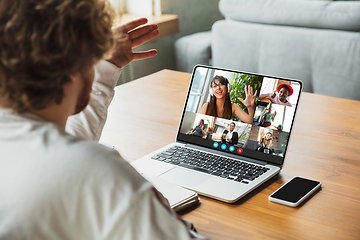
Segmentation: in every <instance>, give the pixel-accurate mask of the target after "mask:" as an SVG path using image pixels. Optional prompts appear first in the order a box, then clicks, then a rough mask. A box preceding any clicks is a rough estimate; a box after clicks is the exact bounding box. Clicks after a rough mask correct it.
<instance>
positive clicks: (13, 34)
mask: <svg viewBox="0 0 360 240" xmlns="http://www.w3.org/2000/svg"><path fill="white" fill-rule="evenodd" d="M112 12H113V10H112V9H111V7H110V5H109V4H108V2H106V1H105V0H11V1H10V0H0V153H1V157H0V239H1V240H2V239H86V240H91V239H194V238H198V239H200V238H201V236H199V235H198V234H197V233H196V232H195V231H194V229H193V228H192V227H191V226H192V225H191V224H189V223H188V222H187V221H185V220H183V219H182V218H181V217H179V216H178V215H176V214H175V213H174V212H172V211H171V210H170V208H169V206H168V205H167V203H166V201H165V199H163V198H162V196H161V194H159V192H157V191H156V189H154V188H153V186H152V185H151V184H150V183H149V182H147V181H146V180H145V179H144V178H143V177H142V176H140V175H139V174H138V173H137V172H136V171H135V170H134V169H133V168H132V167H131V166H130V165H129V163H127V162H126V161H125V160H124V159H123V158H122V157H121V156H120V155H119V154H118V152H116V151H114V150H112V149H109V148H107V147H104V146H102V145H100V144H98V143H97V141H98V140H99V138H100V135H101V131H102V129H103V126H104V124H105V120H106V114H107V108H108V106H109V104H110V102H111V100H112V98H113V95H114V87H115V84H116V82H117V79H118V77H119V75H120V72H121V68H123V67H124V66H126V65H127V64H128V63H129V62H131V61H133V60H140V59H145V58H150V57H153V56H155V55H156V53H157V52H156V50H149V51H145V52H133V51H132V48H134V47H137V46H139V45H142V44H143V43H145V42H147V41H149V40H151V39H153V38H155V37H156V36H157V35H158V29H157V26H156V25H155V24H150V25H145V24H146V23H147V20H146V19H145V18H141V19H138V20H134V21H132V22H129V23H127V24H124V25H120V26H118V27H115V28H112V24H113V14H112Z"/></svg>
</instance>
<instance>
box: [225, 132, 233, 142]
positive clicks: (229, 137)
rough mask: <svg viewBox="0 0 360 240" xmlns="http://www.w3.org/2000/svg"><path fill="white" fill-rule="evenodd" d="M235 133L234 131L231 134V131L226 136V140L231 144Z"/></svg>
mask: <svg viewBox="0 0 360 240" xmlns="http://www.w3.org/2000/svg"><path fill="white" fill-rule="evenodd" d="M233 132H234V131H232V132H230V130H229V131H228V133H227V134H226V138H225V139H226V141H227V142H229V139H231V138H232V135H233Z"/></svg>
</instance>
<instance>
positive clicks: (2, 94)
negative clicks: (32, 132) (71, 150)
mask: <svg viewBox="0 0 360 240" xmlns="http://www.w3.org/2000/svg"><path fill="white" fill-rule="evenodd" d="M112 23H113V10H112V8H111V5H110V4H109V3H108V2H107V1H106V0H12V1H9V0H0V105H1V106H2V107H7V108H12V109H13V110H15V111H16V112H24V111H27V110H29V109H35V110H40V109H43V108H46V107H47V106H49V105H50V104H54V103H55V104H60V103H61V102H62V99H63V96H64V91H63V86H64V84H66V83H69V82H70V81H71V80H70V77H69V74H71V73H85V72H87V71H89V70H90V68H91V67H92V66H93V65H94V64H95V63H96V62H97V61H99V60H101V59H103V58H104V57H106V54H108V53H109V52H110V50H111V49H112V48H113V46H114V36H113V33H112V30H111V27H112Z"/></svg>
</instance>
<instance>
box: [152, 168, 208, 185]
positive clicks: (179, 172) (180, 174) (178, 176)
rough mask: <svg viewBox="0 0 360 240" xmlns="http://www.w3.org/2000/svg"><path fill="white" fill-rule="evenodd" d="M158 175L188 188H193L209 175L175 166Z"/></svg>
mask: <svg viewBox="0 0 360 240" xmlns="http://www.w3.org/2000/svg"><path fill="white" fill-rule="evenodd" d="M158 177H159V178H162V179H165V180H166V181H169V182H172V183H175V184H177V185H180V186H183V187H188V188H194V187H195V186H197V185H199V184H201V183H203V182H205V181H206V180H208V179H209V178H210V176H206V175H205V174H202V173H197V172H193V171H191V170H186V169H182V168H178V167H175V168H173V169H171V170H169V171H167V172H165V173H164V174H162V175H160V176H158Z"/></svg>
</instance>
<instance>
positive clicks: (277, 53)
mask: <svg viewBox="0 0 360 240" xmlns="http://www.w3.org/2000/svg"><path fill="white" fill-rule="evenodd" d="M211 33H212V46H211V47H212V59H213V64H214V66H217V67H225V68H231V69H236V70H240V71H246V72H254V73H261V74H266V75H271V76H278V77H284V78H295V79H300V80H302V81H303V82H304V91H307V92H314V93H317V94H323V95H328V96H334V97H341V98H348V99H354V100H360V91H359V90H360V35H359V33H354V32H345V31H337V30H324V29H323V30H318V29H309V28H299V27H298V28H294V27H288V26H274V25H266V24H256V23H246V22H240V21H233V20H222V21H217V22H216V23H215V24H214V25H213V28H212V31H211Z"/></svg>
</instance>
